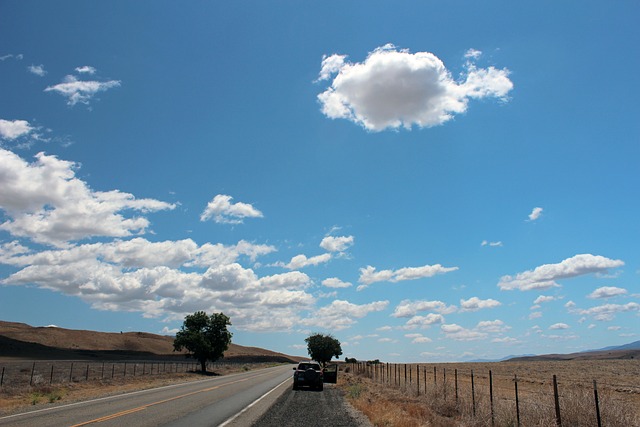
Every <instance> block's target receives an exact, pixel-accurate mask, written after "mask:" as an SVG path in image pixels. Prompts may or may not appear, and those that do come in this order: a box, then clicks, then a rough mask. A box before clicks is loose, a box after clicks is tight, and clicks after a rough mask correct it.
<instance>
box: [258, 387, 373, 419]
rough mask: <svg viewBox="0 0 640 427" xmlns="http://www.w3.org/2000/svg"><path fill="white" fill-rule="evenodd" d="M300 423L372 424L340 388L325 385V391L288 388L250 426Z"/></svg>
mask: <svg viewBox="0 0 640 427" xmlns="http://www.w3.org/2000/svg"><path fill="white" fill-rule="evenodd" d="M289 384H291V383H289ZM299 426H305V427H329V426H330V427H365V426H371V423H369V420H368V419H367V418H366V417H365V416H364V415H362V414H360V413H358V412H356V411H355V410H354V409H353V408H351V406H349V405H348V404H347V403H346V402H345V400H344V396H343V394H342V391H341V390H340V389H339V388H337V387H336V386H335V385H333V384H325V385H324V391H314V390H308V389H303V390H288V391H287V392H285V393H284V394H282V395H281V397H280V398H279V399H278V400H277V401H276V402H275V404H273V405H272V406H271V407H270V409H269V410H268V411H267V412H266V413H264V415H262V417H261V418H260V419H258V420H257V421H256V422H255V423H254V424H253V426H252V427H299Z"/></svg>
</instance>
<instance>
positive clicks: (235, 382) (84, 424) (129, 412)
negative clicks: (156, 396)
mask: <svg viewBox="0 0 640 427" xmlns="http://www.w3.org/2000/svg"><path fill="white" fill-rule="evenodd" d="M264 375H267V373H264V374H258V375H254V376H251V377H249V378H244V379H241V380H236V381H231V382H228V383H225V384H220V385H216V386H213V387H209V388H205V389H202V390H198V391H192V392H190V393H186V394H181V395H179V396H174V397H170V398H168V399H164V400H159V401H157V402H152V403H147V404H146V405H142V406H138V407H137V408H132V409H127V410H125V411H121V412H116V413H115V414H111V415H105V416H104V417H100V418H96V419H93V420H90V421H85V422H83V423H80V424H74V425H72V426H71V427H81V426H86V425H88V424H93V423H101V422H103V421H109V420H112V419H114V418H118V417H122V416H125V415H128V414H133V413H135V412H140V411H144V410H145V409H147V408H149V407H151V406H156V405H160V404H163V403H167V402H171V401H173V400H177V399H182V398H184V397H189V396H193V395H195V394H199V393H206V392H208V391H212V390H216V389H219V388H220V387H224V386H228V385H231V384H237V383H241V382H244V381H248V380H250V379H254V378H256V377H261V376H264Z"/></svg>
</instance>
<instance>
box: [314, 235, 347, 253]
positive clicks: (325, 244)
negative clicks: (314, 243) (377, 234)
mask: <svg viewBox="0 0 640 427" xmlns="http://www.w3.org/2000/svg"><path fill="white" fill-rule="evenodd" d="M352 245H353V236H339V237H333V236H327V237H325V238H324V239H322V242H320V247H321V248H322V249H324V250H325V251H327V252H344V251H346V250H347V249H348V248H349V247H351V246H352Z"/></svg>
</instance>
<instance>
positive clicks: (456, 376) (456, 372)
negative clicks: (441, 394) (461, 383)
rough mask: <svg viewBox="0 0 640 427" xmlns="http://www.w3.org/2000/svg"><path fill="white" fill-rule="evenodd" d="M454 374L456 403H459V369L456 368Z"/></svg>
mask: <svg viewBox="0 0 640 427" xmlns="http://www.w3.org/2000/svg"><path fill="white" fill-rule="evenodd" d="M453 374H454V378H455V385H456V405H457V404H458V370H457V369H456V370H454V371H453Z"/></svg>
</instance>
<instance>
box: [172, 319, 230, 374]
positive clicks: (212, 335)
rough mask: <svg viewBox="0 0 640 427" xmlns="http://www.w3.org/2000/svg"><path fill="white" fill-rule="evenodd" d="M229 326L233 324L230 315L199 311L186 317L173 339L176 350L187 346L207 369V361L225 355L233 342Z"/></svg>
mask: <svg viewBox="0 0 640 427" xmlns="http://www.w3.org/2000/svg"><path fill="white" fill-rule="evenodd" d="M227 326H231V321H230V319H229V317H228V316H225V315H224V314H223V313H213V314H211V315H210V316H209V315H207V313H205V312H204V311H197V312H195V313H194V314H189V315H187V316H186V317H185V318H184V323H183V324H182V327H181V328H180V331H178V333H177V334H176V338H175V340H174V341H173V349H174V351H182V349H183V348H186V349H187V351H188V352H189V354H188V356H189V357H193V358H194V359H196V360H197V361H198V362H200V366H201V367H202V372H206V370H207V361H211V362H215V361H216V360H218V359H221V358H222V357H224V352H225V351H227V349H228V348H229V344H231V337H232V336H233V334H232V333H231V332H229V330H228V329H227Z"/></svg>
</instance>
